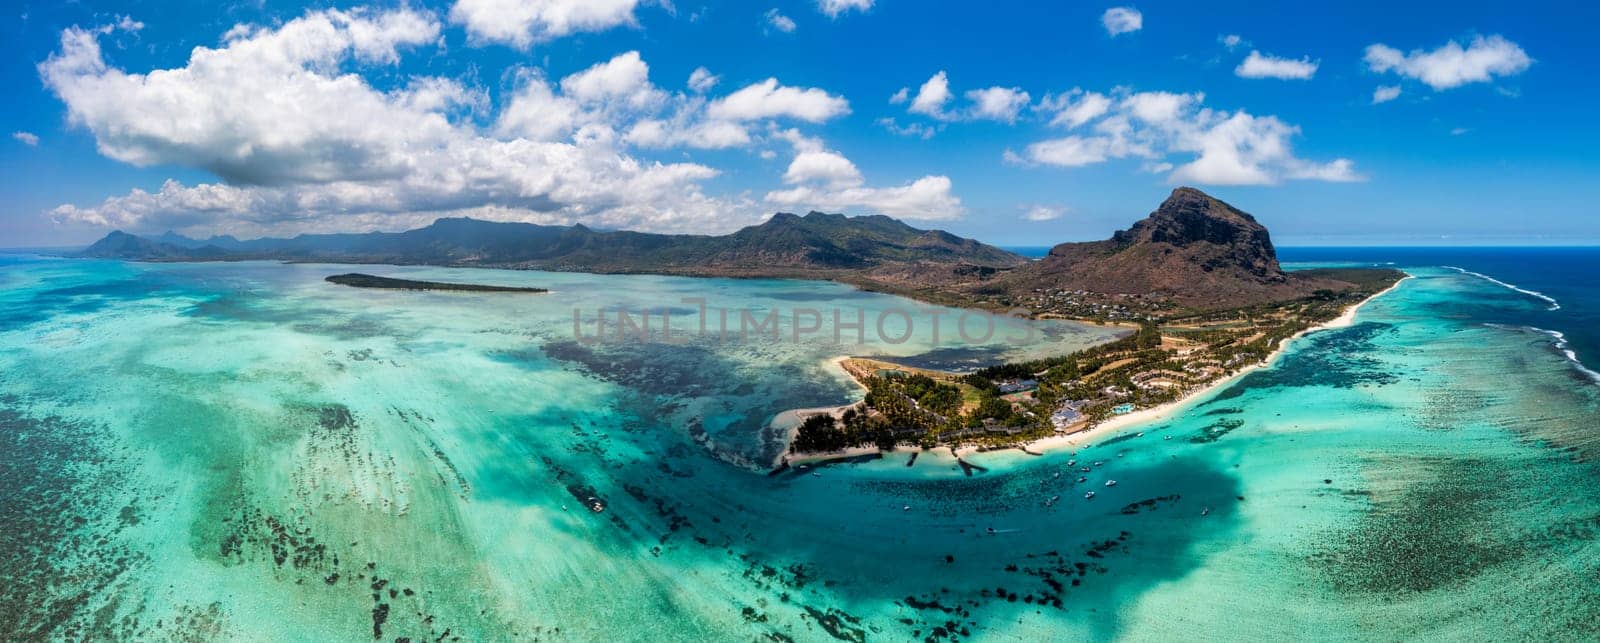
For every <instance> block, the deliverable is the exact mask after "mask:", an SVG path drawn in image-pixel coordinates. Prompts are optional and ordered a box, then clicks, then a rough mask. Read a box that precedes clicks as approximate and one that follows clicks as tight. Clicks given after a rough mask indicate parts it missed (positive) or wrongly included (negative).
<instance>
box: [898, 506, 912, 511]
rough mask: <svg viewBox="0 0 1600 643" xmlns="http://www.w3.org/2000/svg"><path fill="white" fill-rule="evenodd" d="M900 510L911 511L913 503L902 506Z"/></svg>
mask: <svg viewBox="0 0 1600 643" xmlns="http://www.w3.org/2000/svg"><path fill="white" fill-rule="evenodd" d="M900 510H901V511H911V505H906V506H904V507H901V508H900Z"/></svg>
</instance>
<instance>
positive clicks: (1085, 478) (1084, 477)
mask: <svg viewBox="0 0 1600 643" xmlns="http://www.w3.org/2000/svg"><path fill="white" fill-rule="evenodd" d="M1088 481H1089V476H1078V482H1088Z"/></svg>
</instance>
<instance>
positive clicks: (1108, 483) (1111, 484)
mask: <svg viewBox="0 0 1600 643" xmlns="http://www.w3.org/2000/svg"><path fill="white" fill-rule="evenodd" d="M1106 486H1107V487H1115V486H1117V481H1116V480H1107V481H1106Z"/></svg>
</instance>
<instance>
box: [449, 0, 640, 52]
mask: <svg viewBox="0 0 1600 643" xmlns="http://www.w3.org/2000/svg"><path fill="white" fill-rule="evenodd" d="M638 4H639V0H456V3H455V5H454V6H452V7H450V22H452V23H454V24H458V25H462V26H463V27H465V28H466V30H467V34H468V35H470V36H471V38H472V40H473V42H476V43H499V44H506V45H511V46H513V47H517V48H519V49H527V48H528V47H529V46H531V45H534V44H537V43H543V42H548V41H551V40H554V39H556V38H561V37H563V36H568V35H571V34H574V33H581V32H597V31H605V30H607V29H611V28H613V27H619V26H622V25H633V24H636V23H635V19H634V16H633V10H634V8H635V7H637V6H638Z"/></svg>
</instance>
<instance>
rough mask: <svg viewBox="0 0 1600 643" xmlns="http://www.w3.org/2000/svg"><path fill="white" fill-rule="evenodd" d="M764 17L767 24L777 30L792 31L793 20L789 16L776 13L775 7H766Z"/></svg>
mask: <svg viewBox="0 0 1600 643" xmlns="http://www.w3.org/2000/svg"><path fill="white" fill-rule="evenodd" d="M766 18H767V26H769V27H772V28H773V29H777V30H778V31H782V32H783V33H794V29H795V24H794V20H793V19H791V18H790V17H789V16H786V15H783V14H781V13H778V10H777V9H768V10H767V13H766Z"/></svg>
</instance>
